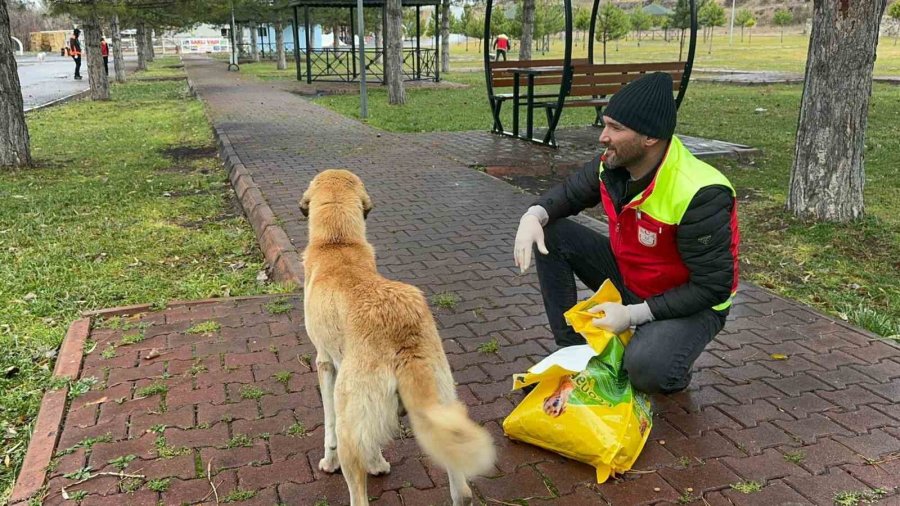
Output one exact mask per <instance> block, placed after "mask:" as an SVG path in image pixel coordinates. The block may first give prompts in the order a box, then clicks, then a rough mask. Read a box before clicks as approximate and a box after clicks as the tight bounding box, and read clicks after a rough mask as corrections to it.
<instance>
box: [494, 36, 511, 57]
mask: <svg viewBox="0 0 900 506" xmlns="http://www.w3.org/2000/svg"><path fill="white" fill-rule="evenodd" d="M494 49H495V50H496V51H497V54H496V55H494V61H500V56H501V55H502V56H503V61H506V52H507V51H509V37H507V36H506V35H505V34H502V33H501V34H500V35H498V36H497V38H496V39H494Z"/></svg>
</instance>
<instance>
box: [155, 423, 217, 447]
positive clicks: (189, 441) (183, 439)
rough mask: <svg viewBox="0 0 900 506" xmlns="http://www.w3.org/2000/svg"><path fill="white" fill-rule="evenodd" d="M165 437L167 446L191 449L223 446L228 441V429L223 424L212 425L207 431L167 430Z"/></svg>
mask: <svg viewBox="0 0 900 506" xmlns="http://www.w3.org/2000/svg"><path fill="white" fill-rule="evenodd" d="M165 436H166V442H167V443H168V444H169V446H176V447H177V446H187V447H192V448H201V447H206V446H223V445H224V444H225V443H226V442H227V441H228V439H229V437H228V427H227V426H226V425H225V424H224V423H219V424H216V425H213V426H212V427H209V428H208V429H189V430H181V429H178V428H167V429H166V431H165Z"/></svg>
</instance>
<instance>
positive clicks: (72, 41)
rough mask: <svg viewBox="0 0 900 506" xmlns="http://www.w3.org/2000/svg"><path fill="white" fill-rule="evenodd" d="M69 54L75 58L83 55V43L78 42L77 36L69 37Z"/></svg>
mask: <svg viewBox="0 0 900 506" xmlns="http://www.w3.org/2000/svg"><path fill="white" fill-rule="evenodd" d="M69 56H71V57H73V58H74V57H76V56H81V44H79V43H78V39H76V38H75V37H69Z"/></svg>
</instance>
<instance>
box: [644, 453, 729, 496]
mask: <svg viewBox="0 0 900 506" xmlns="http://www.w3.org/2000/svg"><path fill="white" fill-rule="evenodd" d="M658 472H659V474H660V476H662V477H663V478H664V479H665V480H666V481H667V482H669V484H671V485H672V487H673V488H675V489H676V490H686V489H688V488H693V489H694V492H695V493H700V492H706V491H710V490H715V489H719V488H722V487H726V486H728V485H729V484H731V483H736V482H738V481H740V477H738V475H736V474H734V473H733V472H732V471H731V470H730V469H728V468H727V467H725V466H724V465H722V463H721V462H719V461H718V460H707V461H706V462H705V463H704V464H699V465H697V466H691V467H688V468H671V467H669V468H663V469H660V470H659V471H658Z"/></svg>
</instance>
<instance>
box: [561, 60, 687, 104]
mask: <svg viewBox="0 0 900 506" xmlns="http://www.w3.org/2000/svg"><path fill="white" fill-rule="evenodd" d="M684 66H685V62H655V63H625V64H622V63H613V64H606V65H602V64H601V65H598V64H582V65H574V69H573V74H572V88H571V90H570V91H569V96H576V97H584V96H603V95H613V94H615V93H616V92H618V91H619V90H621V89H622V88H623V87H624V86H625V85H626V84H628V83H630V82H631V81H634V80H636V79H638V78H640V77H641V76H643V75H645V74H647V73H650V72H665V73H667V74H670V75H671V76H672V81H673V86H672V91H673V92H675V91H678V89H679V87H680V86H681V78H682V76H684Z"/></svg>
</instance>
